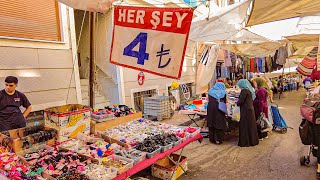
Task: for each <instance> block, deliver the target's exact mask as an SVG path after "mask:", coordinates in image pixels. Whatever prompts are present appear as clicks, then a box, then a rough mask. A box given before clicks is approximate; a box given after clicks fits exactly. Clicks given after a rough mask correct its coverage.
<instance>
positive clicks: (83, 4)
mask: <svg viewBox="0 0 320 180" xmlns="http://www.w3.org/2000/svg"><path fill="white" fill-rule="evenodd" d="M114 1H115V0H59V2H61V3H63V4H65V5H67V6H70V7H72V8H74V9H80V10H85V11H92V12H101V13H105V12H107V11H108V10H109V9H110V8H111V6H112V3H113V2H114Z"/></svg>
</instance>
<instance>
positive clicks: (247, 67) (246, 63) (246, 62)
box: [243, 57, 250, 72]
mask: <svg viewBox="0 0 320 180" xmlns="http://www.w3.org/2000/svg"><path fill="white" fill-rule="evenodd" d="M243 63H244V66H243V69H244V71H245V72H249V71H250V58H249V57H245V58H244V62H243Z"/></svg>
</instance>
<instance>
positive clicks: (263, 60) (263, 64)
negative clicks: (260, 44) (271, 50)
mask: <svg viewBox="0 0 320 180" xmlns="http://www.w3.org/2000/svg"><path fill="white" fill-rule="evenodd" d="M261 59H262V71H261V72H263V73H265V72H266V59H265V58H261Z"/></svg>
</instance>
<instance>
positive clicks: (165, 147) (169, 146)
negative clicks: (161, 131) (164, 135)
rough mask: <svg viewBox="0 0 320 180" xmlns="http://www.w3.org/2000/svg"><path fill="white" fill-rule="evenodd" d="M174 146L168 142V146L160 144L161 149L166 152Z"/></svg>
mask: <svg viewBox="0 0 320 180" xmlns="http://www.w3.org/2000/svg"><path fill="white" fill-rule="evenodd" d="M172 147H173V144H172V143H171V144H168V145H166V146H160V148H161V150H160V152H165V151H168V150H169V149H171V148H172Z"/></svg>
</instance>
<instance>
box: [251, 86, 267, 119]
mask: <svg viewBox="0 0 320 180" xmlns="http://www.w3.org/2000/svg"><path fill="white" fill-rule="evenodd" d="M255 94H256V98H255V99H254V101H253V106H254V112H255V115H256V118H257V119H258V118H259V116H260V114H261V112H263V113H264V114H265V116H266V118H268V92H267V91H266V90H265V89H264V88H259V89H258V90H256V93H255Z"/></svg>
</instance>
